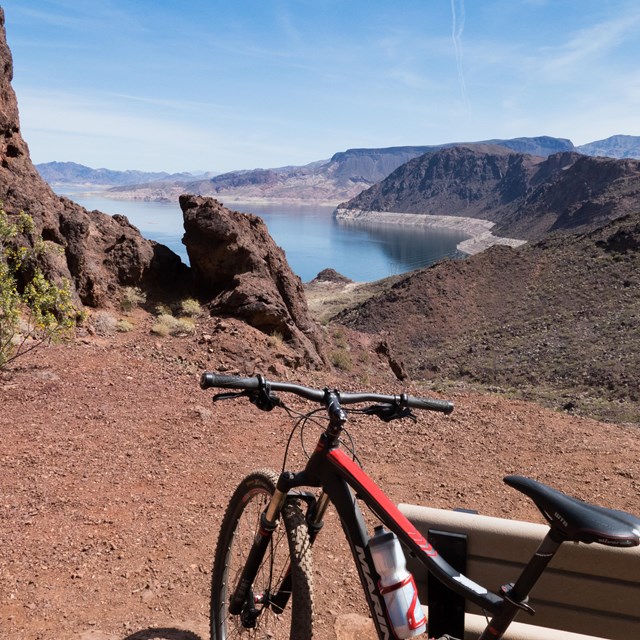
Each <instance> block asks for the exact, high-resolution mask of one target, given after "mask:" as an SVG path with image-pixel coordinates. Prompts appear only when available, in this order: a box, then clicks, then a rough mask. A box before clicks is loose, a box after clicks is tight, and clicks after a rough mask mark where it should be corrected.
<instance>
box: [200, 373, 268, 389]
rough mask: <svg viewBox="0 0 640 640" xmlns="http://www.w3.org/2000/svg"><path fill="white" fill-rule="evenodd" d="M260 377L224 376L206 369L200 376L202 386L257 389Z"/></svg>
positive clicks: (206, 387)
mask: <svg viewBox="0 0 640 640" xmlns="http://www.w3.org/2000/svg"><path fill="white" fill-rule="evenodd" d="M258 384H259V383H258V378H241V377H240V376H224V375H220V374H218V373H212V372H211V371H205V372H204V373H203V374H202V375H201V376H200V388H201V389H210V388H211V387H220V388H222V389H257V388H258Z"/></svg>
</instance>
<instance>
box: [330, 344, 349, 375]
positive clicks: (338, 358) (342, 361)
mask: <svg viewBox="0 0 640 640" xmlns="http://www.w3.org/2000/svg"><path fill="white" fill-rule="evenodd" d="M329 361H330V362H331V364H332V365H333V366H334V367H336V368H337V369H342V370H343V371H351V369H352V367H353V361H352V360H351V356H350V355H349V352H348V351H345V350H344V349H337V350H336V351H332V352H331V353H330V354H329Z"/></svg>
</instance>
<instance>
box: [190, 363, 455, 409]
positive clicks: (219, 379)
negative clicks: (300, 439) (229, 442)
mask: <svg viewBox="0 0 640 640" xmlns="http://www.w3.org/2000/svg"><path fill="white" fill-rule="evenodd" d="M262 385H268V386H269V388H270V389H271V391H283V392H286V393H295V394H296V395H298V396H300V397H302V398H306V399H307V400H311V401H312V402H318V403H319V404H324V403H325V399H326V398H327V395H328V393H329V390H328V389H322V390H320V389H312V388H311V387H304V386H302V385H299V384H295V383H293V382H271V381H268V380H265V379H264V378H262V376H256V377H253V378H242V377H239V376H227V375H220V374H218V373H213V372H210V371H205V372H204V373H203V374H202V375H201V376H200V388H202V389H210V388H211V387H220V388H222V389H246V390H248V391H257V390H258V389H260V387H261V386H262ZM335 393H336V394H337V395H338V398H339V400H340V404H356V403H359V402H380V403H383V404H390V405H396V404H399V403H403V404H404V406H406V407H409V408H410V409H424V410H427V411H439V412H440V413H445V414H447V415H448V414H450V413H451V412H452V411H453V404H452V403H451V402H448V401H446V400H432V399H428V398H416V397H414V396H408V395H404V394H403V395H402V396H398V395H384V394H380V393H368V392H365V393H342V392H337V391H336V392H335Z"/></svg>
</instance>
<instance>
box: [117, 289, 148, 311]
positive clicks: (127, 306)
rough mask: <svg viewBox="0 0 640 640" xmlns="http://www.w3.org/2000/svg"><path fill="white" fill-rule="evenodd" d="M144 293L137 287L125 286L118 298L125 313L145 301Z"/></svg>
mask: <svg viewBox="0 0 640 640" xmlns="http://www.w3.org/2000/svg"><path fill="white" fill-rule="evenodd" d="M146 300H147V296H146V294H145V293H144V292H143V291H142V290H141V289H139V288H138V287H125V288H124V290H123V292H122V299H121V300H120V308H121V309H122V310H123V311H124V312H125V313H126V312H128V311H132V310H133V309H135V308H136V307H137V306H138V305H140V304H143V303H144V302H146Z"/></svg>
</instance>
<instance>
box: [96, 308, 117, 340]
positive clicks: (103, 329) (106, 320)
mask: <svg viewBox="0 0 640 640" xmlns="http://www.w3.org/2000/svg"><path fill="white" fill-rule="evenodd" d="M91 323H92V324H93V328H94V329H95V330H96V333H97V334H98V335H99V336H110V335H112V334H113V333H115V331H116V330H117V328H118V321H117V320H116V318H115V317H114V316H113V315H111V314H110V313H109V312H108V311H96V312H95V313H94V314H93V315H92V316H91Z"/></svg>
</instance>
